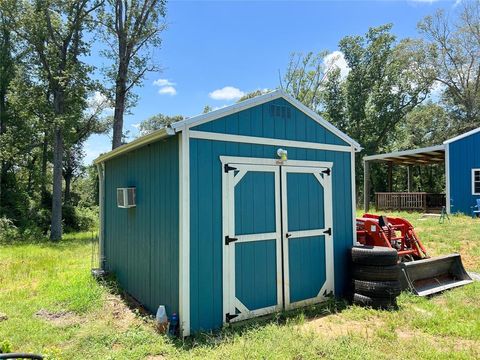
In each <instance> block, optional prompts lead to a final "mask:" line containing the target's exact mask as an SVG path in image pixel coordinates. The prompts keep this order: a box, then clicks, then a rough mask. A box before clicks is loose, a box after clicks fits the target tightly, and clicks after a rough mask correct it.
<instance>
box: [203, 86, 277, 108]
mask: <svg viewBox="0 0 480 360" xmlns="http://www.w3.org/2000/svg"><path fill="white" fill-rule="evenodd" d="M269 91H270V90H268V89H262V90H254V91H251V92H249V93H247V94H245V95H243V96H242V97H241V98H240V99H238V101H237V102H240V101H244V100H248V99H252V98H254V97H256V96H260V95H263V94H266V93H268V92H269ZM210 111H211V109H210ZM204 112H205V109H204ZM207 112H208V111H207Z"/></svg>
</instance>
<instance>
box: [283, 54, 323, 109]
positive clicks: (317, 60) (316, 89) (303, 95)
mask: <svg viewBox="0 0 480 360" xmlns="http://www.w3.org/2000/svg"><path fill="white" fill-rule="evenodd" d="M327 54H328V52H327V51H322V52H320V53H318V54H315V53H313V52H309V53H307V54H305V55H304V54H302V53H293V54H291V56H290V61H289V63H288V66H287V70H286V73H285V76H284V77H283V79H282V78H280V86H281V88H282V89H285V91H287V92H288V93H290V94H291V95H292V96H293V97H294V98H295V99H297V100H298V101H300V102H301V103H303V104H304V105H305V106H307V107H309V108H310V109H312V110H314V111H317V112H320V107H321V104H322V88H323V83H324V81H325V78H326V75H327V73H328V69H327V68H326V66H325V62H324V58H325V56H326V55H327Z"/></svg>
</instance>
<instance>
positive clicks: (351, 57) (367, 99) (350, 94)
mask: <svg viewBox="0 0 480 360" xmlns="http://www.w3.org/2000/svg"><path fill="white" fill-rule="evenodd" d="M391 28H392V26H391V25H390V24H389V25H383V26H380V27H377V28H371V29H369V31H368V32H367V34H366V35H365V36H364V37H361V36H354V37H352V36H347V37H345V38H344V39H342V40H341V41H340V44H339V47H340V50H341V51H342V52H343V53H344V56H345V59H346V61H347V64H348V66H349V68H350V72H349V73H348V75H347V78H346V83H345V89H344V99H345V117H346V121H347V123H346V125H345V126H346V131H347V132H348V133H349V135H350V136H352V137H353V138H354V139H356V140H357V141H359V142H360V143H361V144H362V146H363V147H364V149H365V153H366V154H374V153H376V152H378V151H379V150H388V149H389V147H390V145H391V143H392V141H393V140H394V139H395V138H396V127H397V125H398V124H399V123H400V121H401V120H403V119H404V117H405V115H406V114H407V113H408V112H409V111H411V110H412V109H414V108H415V106H417V105H418V104H419V103H421V102H422V101H423V100H425V99H426V97H427V96H428V94H429V91H430V87H431V85H432V81H433V79H432V78H431V77H430V76H425V77H424V78H422V79H419V78H418V76H417V75H418V74H417V72H415V71H414V69H413V66H412V64H414V63H416V62H418V61H421V59H419V58H418V57H419V54H418V53H416V52H414V51H412V50H411V43H410V41H409V40H408V39H407V40H403V41H401V42H399V43H397V42H396V38H395V36H394V35H392V34H391V32H390V31H391ZM328 106H330V104H327V107H328ZM335 106H336V105H335Z"/></svg>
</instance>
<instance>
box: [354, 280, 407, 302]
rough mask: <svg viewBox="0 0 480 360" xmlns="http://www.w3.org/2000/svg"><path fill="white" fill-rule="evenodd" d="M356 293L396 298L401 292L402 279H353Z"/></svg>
mask: <svg viewBox="0 0 480 360" xmlns="http://www.w3.org/2000/svg"><path fill="white" fill-rule="evenodd" d="M353 287H354V290H355V293H357V294H361V295H366V296H370V297H379V298H394V297H396V296H398V295H399V294H400V293H401V291H402V290H401V285H400V281H398V280H397V281H365V280H353Z"/></svg>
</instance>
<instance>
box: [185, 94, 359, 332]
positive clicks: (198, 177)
mask: <svg viewBox="0 0 480 360" xmlns="http://www.w3.org/2000/svg"><path fill="white" fill-rule="evenodd" d="M271 104H273V105H278V106H279V107H285V108H289V109H290V110H289V111H290V117H289V118H288V117H287V115H285V117H283V116H282V113H281V112H280V116H276V114H272V111H271V107H270V105H271ZM275 111H276V110H275ZM280 111H282V110H280ZM285 114H287V113H285ZM193 129H195V130H201V131H208V132H218V133H228V134H237V135H247V136H258V137H268V138H278V139H286V140H297V141H307V142H316V143H325V144H336V145H347V144H346V143H345V142H344V141H343V140H342V139H340V138H338V137H337V136H335V135H333V134H332V133H331V132H330V131H328V130H326V129H325V128H323V127H322V126H321V125H319V124H318V123H317V122H315V121H314V120H312V119H310V118H309V117H308V116H307V115H305V114H304V113H303V112H301V111H299V110H297V109H296V108H294V107H293V106H291V105H290V104H289V103H288V102H286V101H285V100H283V99H277V100H274V101H271V102H268V103H266V104H263V105H259V106H256V107H253V108H251V109H248V110H244V111H241V112H238V113H235V114H232V115H229V116H226V117H224V118H221V119H218V120H214V121H211V122H208V123H205V124H201V125H199V126H196V127H194V128H193ZM285 148H286V149H287V150H288V158H289V159H291V160H312V161H331V162H333V163H334V165H333V171H332V186H333V189H332V198H333V232H334V267H335V292H336V295H342V294H345V293H346V291H347V289H348V286H349V280H348V276H349V274H348V266H349V264H348V252H349V249H350V247H351V246H352V241H353V224H352V206H353V205H352V192H351V191H352V188H351V176H352V174H351V164H350V162H351V154H350V153H349V152H333V151H323V150H312V149H302V148H290V147H285ZM277 149H278V146H266V145H257V144H240V143H232V142H223V141H210V140H200V139H190V322H191V330H192V331H193V332H195V331H199V330H202V329H215V328H219V327H221V326H222V322H223V321H222V320H223V319H222V306H223V300H222V297H223V293H222V169H221V163H220V158H219V157H220V156H222V155H226V156H243V157H258V158H269V159H275V158H277V155H276V151H277ZM267 243H268V241H267ZM272 243H273V242H272ZM265 246H268V245H267V244H265ZM315 246H316V247H315V249H314V250H315V251H320V250H321V247H322V246H323V245H322V242H317V243H316V244H315ZM245 250H246V251H247V249H245ZM320 277H321V275H320ZM321 280H322V279H318V281H321ZM299 291H300V292H302V291H307V292H308V291H309V290H308V288H305V289H304V290H299Z"/></svg>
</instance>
